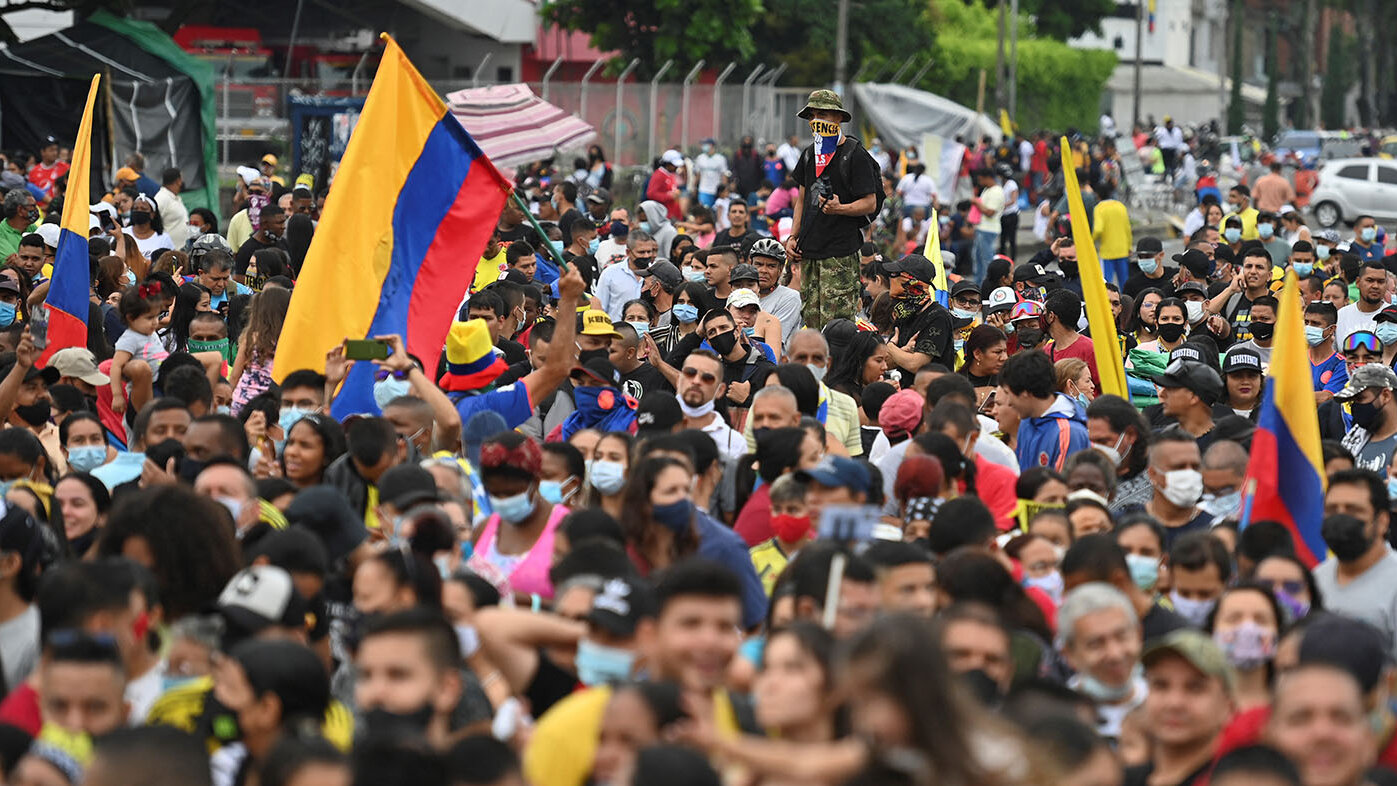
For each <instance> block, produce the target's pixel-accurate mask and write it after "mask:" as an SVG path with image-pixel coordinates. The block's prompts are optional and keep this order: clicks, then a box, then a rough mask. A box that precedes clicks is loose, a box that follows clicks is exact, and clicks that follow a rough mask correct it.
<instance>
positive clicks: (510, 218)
mask: <svg viewBox="0 0 1397 786" xmlns="http://www.w3.org/2000/svg"><path fill="white" fill-rule="evenodd" d="M524 222H525V216H524V211H522V210H520V209H519V205H518V204H516V203H515V201H514V200H513V199H506V200H505V201H504V209H503V210H501V211H500V223H499V224H497V225H496V228H497V229H498V231H499V237H500V242H501V243H504V244H505V245H509V244H510V243H513V242H514V241H516V240H526V239H528V238H529V236H530V235H532V234H533V233H534V230H533V228H532V227H530V226H528V225H526V224H525V223H524Z"/></svg>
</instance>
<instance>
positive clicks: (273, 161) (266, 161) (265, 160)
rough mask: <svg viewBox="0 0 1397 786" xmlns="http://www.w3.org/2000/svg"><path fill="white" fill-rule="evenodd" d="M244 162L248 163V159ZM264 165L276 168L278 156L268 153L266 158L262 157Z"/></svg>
mask: <svg viewBox="0 0 1397 786" xmlns="http://www.w3.org/2000/svg"><path fill="white" fill-rule="evenodd" d="M243 160H244V161H246V160H247V159H243ZM262 163H264V164H271V165H272V166H276V156H274V155H272V154H271V153H268V154H266V155H265V156H262Z"/></svg>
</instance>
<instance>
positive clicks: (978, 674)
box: [960, 669, 1004, 709]
mask: <svg viewBox="0 0 1397 786" xmlns="http://www.w3.org/2000/svg"><path fill="white" fill-rule="evenodd" d="M960 682H961V684H962V685H964V686H965V687H966V688H968V689H969V690H970V693H971V694H972V695H974V696H975V698H977V699H979V700H980V703H981V704H984V705H985V706H986V707H988V708H990V709H994V708H996V707H998V706H999V704H1000V702H1001V701H1003V700H1004V696H1003V694H1002V693H1000V690H999V683H997V682H995V681H994V678H993V677H991V676H990V675H989V674H986V673H985V671H984V670H983V669H971V670H970V671H967V672H963V673H962V674H960Z"/></svg>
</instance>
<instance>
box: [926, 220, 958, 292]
mask: <svg viewBox="0 0 1397 786" xmlns="http://www.w3.org/2000/svg"><path fill="white" fill-rule="evenodd" d="M927 223H928V224H929V226H928V227H927V230H926V249H924V250H923V251H922V256H924V257H926V258H927V259H928V260H929V261H930V262H931V264H932V265H935V266H936V278H934V279H932V281H931V286H932V288H933V289H935V290H936V292H937V293H938V294H937V297H936V299H937V302H939V303H941V305H943V306H944V305H946V300H947V296H948V295H949V294H950V291H951V288H950V286H948V285H947V284H946V262H945V261H944V260H942V259H941V221H940V220H939V219H938V218H937V216H936V214H935V213H932V214H931V217H930V218H928V219H927Z"/></svg>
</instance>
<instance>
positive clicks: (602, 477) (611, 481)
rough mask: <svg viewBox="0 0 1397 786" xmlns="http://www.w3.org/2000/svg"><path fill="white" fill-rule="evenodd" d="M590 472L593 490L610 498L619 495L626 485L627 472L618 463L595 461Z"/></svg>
mask: <svg viewBox="0 0 1397 786" xmlns="http://www.w3.org/2000/svg"><path fill="white" fill-rule="evenodd" d="M588 471H589V472H591V475H592V488H594V489H596V490H597V491H600V492H601V493H603V494H605V495H607V496H608V497H609V496H612V495H614V494H617V493H619V492H620V491H621V487H623V486H625V485H626V470H625V468H624V467H622V466H621V463H620V462H618V461H593V462H592V466H591V467H590V468H589V470H588Z"/></svg>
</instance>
